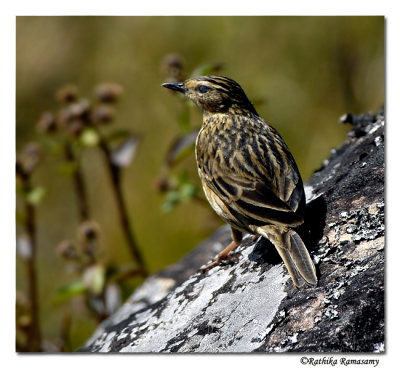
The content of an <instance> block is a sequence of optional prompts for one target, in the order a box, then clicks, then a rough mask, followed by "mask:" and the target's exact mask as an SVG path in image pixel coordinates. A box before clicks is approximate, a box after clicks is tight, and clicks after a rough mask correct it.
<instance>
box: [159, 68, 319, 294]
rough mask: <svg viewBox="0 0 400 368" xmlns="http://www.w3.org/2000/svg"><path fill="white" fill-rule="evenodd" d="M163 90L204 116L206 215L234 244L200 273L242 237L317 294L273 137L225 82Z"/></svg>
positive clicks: (190, 82)
mask: <svg viewBox="0 0 400 368" xmlns="http://www.w3.org/2000/svg"><path fill="white" fill-rule="evenodd" d="M162 86H163V87H165V88H168V89H170V90H173V91H177V92H180V93H183V94H184V95H185V96H186V97H187V98H189V99H190V100H191V101H193V102H194V104H195V105H197V106H198V107H199V109H200V110H201V112H202V117H203V122H202V126H201V128H200V131H199V133H198V136H197V139H196V144H195V156H196V162H197V169H198V174H199V177H200V180H201V184H202V187H203V191H204V194H205V196H206V198H207V200H208V202H209V203H210V205H211V207H212V208H213V209H214V211H215V212H216V213H217V214H218V215H219V216H220V217H221V218H222V219H223V220H224V221H225V222H226V223H227V224H228V225H230V228H231V234H232V242H231V243H230V244H229V245H228V246H227V247H226V248H225V249H223V250H222V251H221V252H220V253H219V254H218V255H217V256H216V257H215V258H213V259H212V262H211V263H210V264H209V265H206V266H204V267H203V271H207V270H209V269H211V268H214V267H216V266H218V265H220V264H221V263H222V261H224V260H227V259H230V258H232V256H233V255H234V250H235V248H236V247H237V246H238V245H239V244H240V243H241V242H242V239H243V234H245V233H248V234H252V235H254V236H255V238H258V237H259V236H262V237H264V238H266V239H268V240H269V241H270V242H271V243H272V244H273V245H274V246H275V248H276V250H277V251H278V253H279V255H280V256H281V258H282V260H283V262H284V264H285V266H286V268H287V270H288V272H289V274H290V276H291V278H292V280H293V283H294V285H295V286H296V287H297V288H301V287H303V286H306V285H309V286H316V285H317V282H318V279H317V276H316V271H315V265H314V263H313V262H312V260H311V257H310V254H309V252H308V250H307V248H306V246H305V244H304V242H303V240H302V238H301V237H300V235H299V234H298V232H297V231H296V230H298V228H299V227H300V226H301V225H302V224H303V223H304V215H305V205H306V204H305V193H304V187H303V182H302V179H301V176H300V173H299V170H298V167H297V164H296V162H295V160H294V158H293V155H292V154H291V153H290V151H289V148H288V146H287V145H286V143H285V141H284V140H283V138H282V137H281V136H280V135H279V133H278V132H277V130H276V129H275V128H273V127H272V126H271V125H270V124H269V123H267V122H266V121H265V120H264V119H262V118H261V117H260V116H259V114H258V113H257V111H256V109H255V108H254V106H253V104H252V103H251V102H250V100H249V98H248V97H247V96H246V94H245V92H244V91H243V89H242V87H241V86H240V85H239V84H238V83H237V82H235V81H234V80H232V79H230V78H228V77H225V76H221V75H208V76H200V77H193V78H189V79H187V80H185V81H183V82H174V83H164V84H162Z"/></svg>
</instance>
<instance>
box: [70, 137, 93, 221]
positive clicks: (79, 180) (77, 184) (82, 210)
mask: <svg viewBox="0 0 400 368" xmlns="http://www.w3.org/2000/svg"><path fill="white" fill-rule="evenodd" d="M64 154H65V159H66V160H67V161H68V162H70V163H72V164H74V165H76V168H75V170H74V173H73V182H74V189H75V194H76V196H77V199H78V211H79V217H80V220H81V222H83V221H86V220H88V219H89V216H90V215H89V213H90V212H89V201H88V199H87V194H86V188H85V183H84V181H83V175H82V170H81V167H80V164H79V160H78V158H77V157H76V155H75V153H74V150H73V147H72V144H71V142H70V141H66V142H65V146H64Z"/></svg>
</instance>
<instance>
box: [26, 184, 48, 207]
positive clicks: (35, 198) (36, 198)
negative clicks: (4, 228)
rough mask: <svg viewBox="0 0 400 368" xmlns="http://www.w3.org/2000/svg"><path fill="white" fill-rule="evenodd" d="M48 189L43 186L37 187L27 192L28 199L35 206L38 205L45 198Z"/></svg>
mask: <svg viewBox="0 0 400 368" xmlns="http://www.w3.org/2000/svg"><path fill="white" fill-rule="evenodd" d="M45 193H46V190H45V189H44V188H43V187H35V188H33V189H31V190H30V191H29V192H28V193H26V197H25V198H26V201H27V202H28V203H30V204H32V205H34V206H36V205H38V204H39V203H40V202H41V200H42V199H43V197H44V195H45Z"/></svg>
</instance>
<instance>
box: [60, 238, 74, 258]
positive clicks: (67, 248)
mask: <svg viewBox="0 0 400 368" xmlns="http://www.w3.org/2000/svg"><path fill="white" fill-rule="evenodd" d="M56 251H57V254H58V255H59V257H61V258H64V259H67V260H71V259H76V258H77V256H78V251H77V249H76V245H75V244H74V243H73V242H72V241H71V240H63V241H62V242H61V243H59V244H58V245H57V248H56Z"/></svg>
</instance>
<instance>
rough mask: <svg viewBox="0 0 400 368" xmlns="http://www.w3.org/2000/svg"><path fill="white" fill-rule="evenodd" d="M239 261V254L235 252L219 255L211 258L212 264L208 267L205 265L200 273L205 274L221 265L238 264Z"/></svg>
mask: <svg viewBox="0 0 400 368" xmlns="http://www.w3.org/2000/svg"><path fill="white" fill-rule="evenodd" d="M238 260H239V257H238V254H237V253H235V252H229V253H226V254H223V255H218V256H217V257H213V258H211V261H212V262H211V263H210V264H208V265H204V266H203V267H201V268H200V271H202V272H203V273H204V272H206V271H208V270H211V269H213V268H214V267H216V266H218V265H220V264H227V263H230V262H237V261H238Z"/></svg>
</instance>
